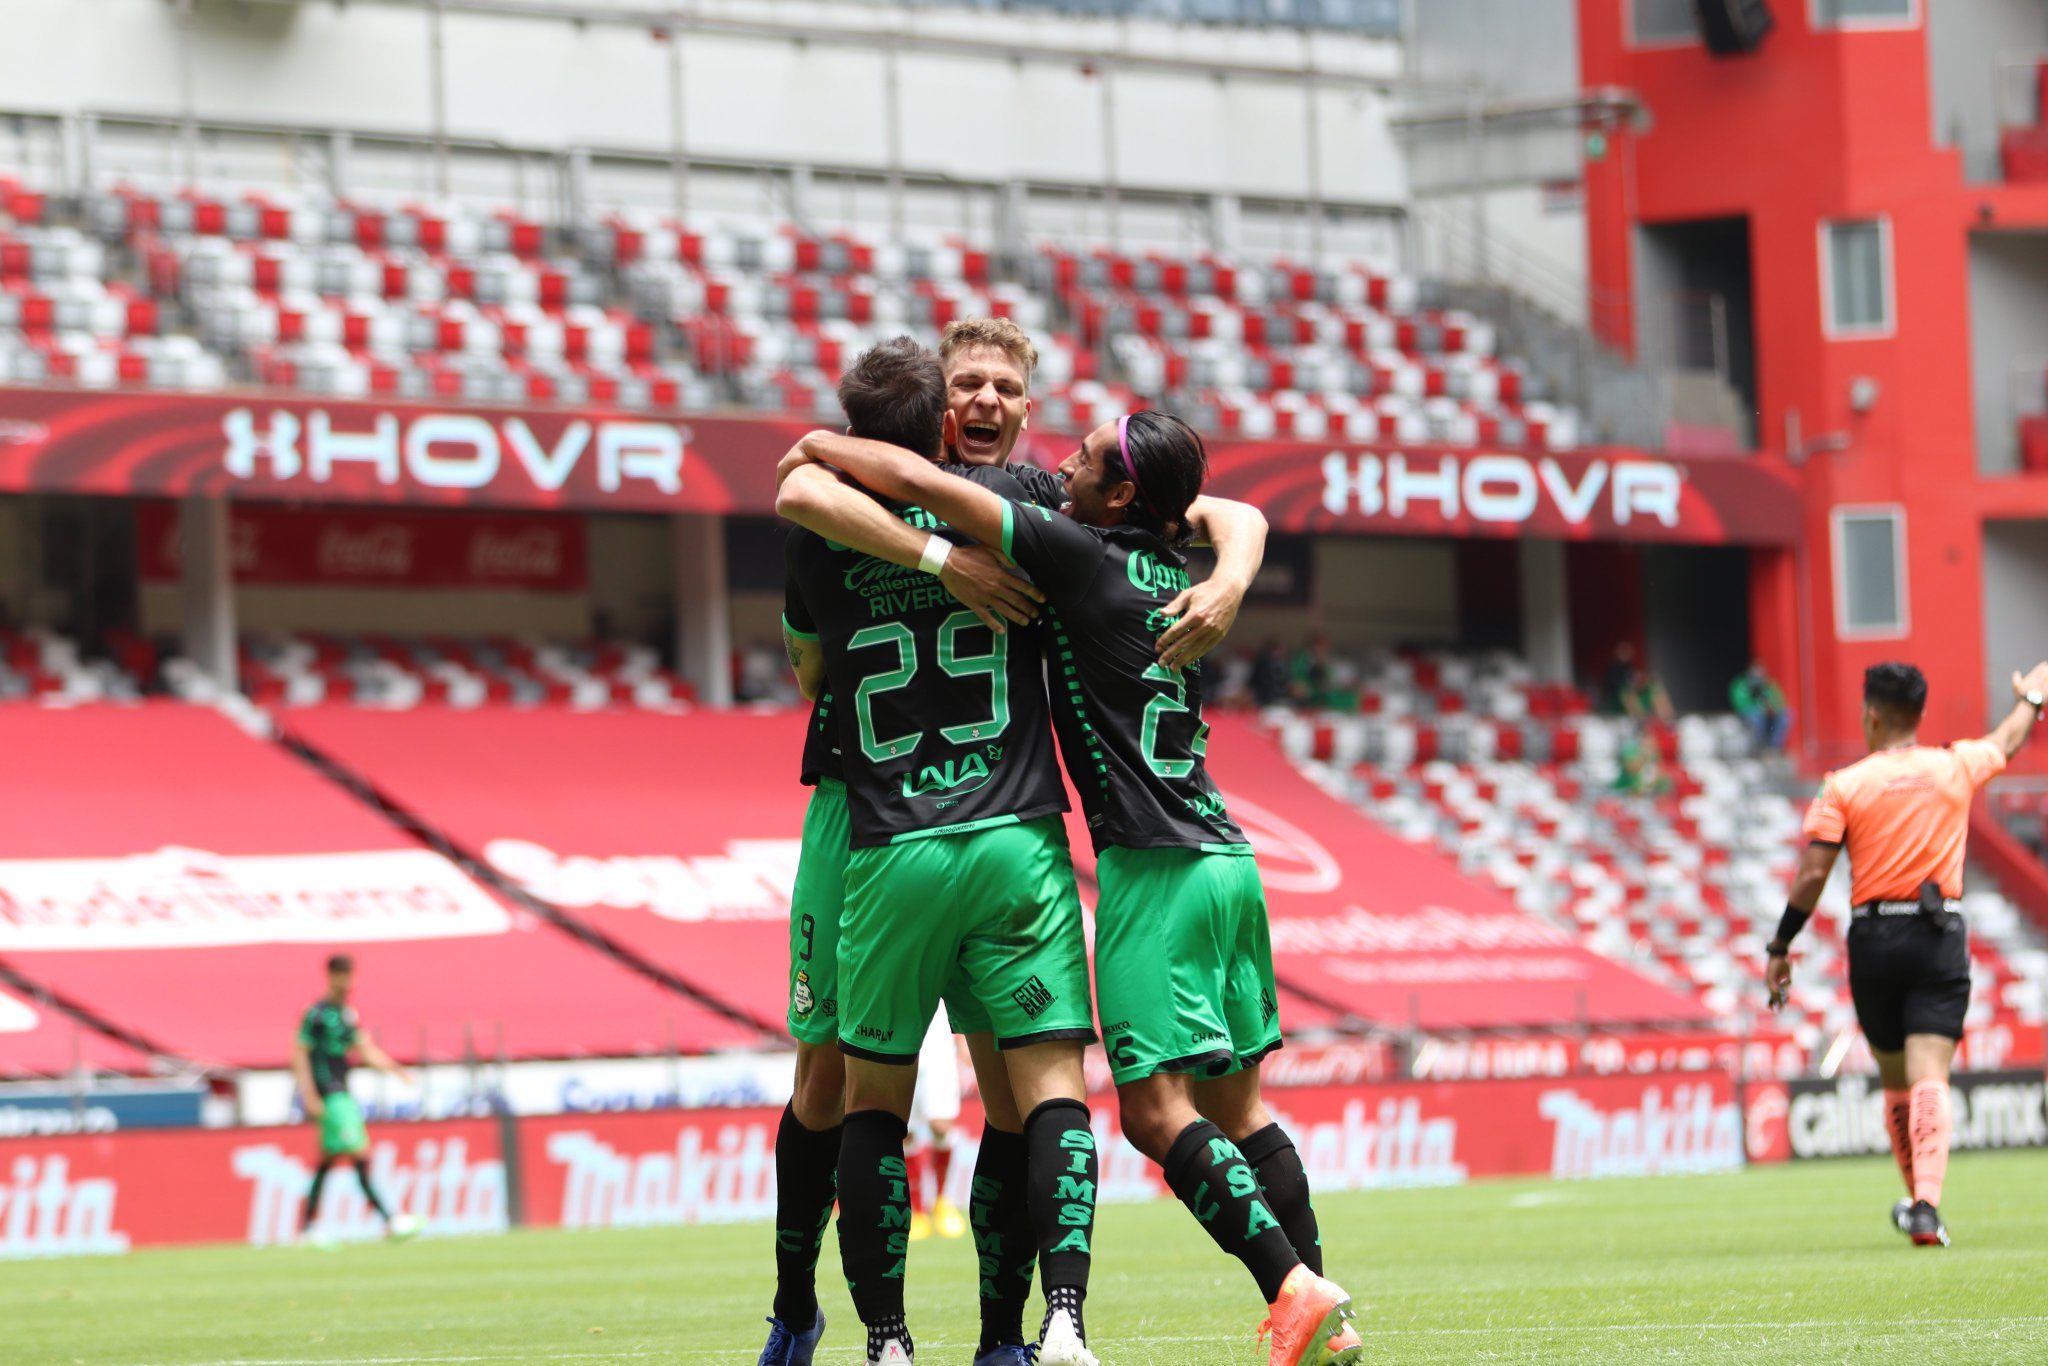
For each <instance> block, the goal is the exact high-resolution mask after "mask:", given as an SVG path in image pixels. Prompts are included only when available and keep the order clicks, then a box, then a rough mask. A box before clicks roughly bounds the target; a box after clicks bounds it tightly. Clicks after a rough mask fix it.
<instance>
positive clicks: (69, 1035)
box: [0, 986, 150, 1081]
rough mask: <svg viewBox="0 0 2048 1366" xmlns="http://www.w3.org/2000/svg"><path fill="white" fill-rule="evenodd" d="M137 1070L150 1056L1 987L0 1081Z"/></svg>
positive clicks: (46, 1004) (26, 995)
mask: <svg viewBox="0 0 2048 1366" xmlns="http://www.w3.org/2000/svg"><path fill="white" fill-rule="evenodd" d="M81 1067H83V1068H85V1069H87V1070H88V1071H94V1072H122V1073H129V1074H138V1075H139V1074H141V1073H145V1072H148V1071H149V1070H150V1059H149V1055H148V1054H146V1053H142V1052H139V1051H137V1050H136V1049H133V1048H130V1047H129V1046H128V1045H127V1044H124V1043H122V1042H120V1041H119V1040H117V1039H113V1038H109V1037H108V1036H107V1035H105V1034H103V1033H101V1032H100V1031H99V1030H97V1029H94V1028H93V1027H92V1026H91V1025H88V1024H86V1023H84V1022H82V1021H80V1020H78V1019H76V1018H74V1017H73V1016H71V1015H70V1014H68V1013H67V1012H65V1011H64V1010H63V1009H61V1008H60V1007H58V1006H56V1005H54V1004H52V1003H50V1002H48V1001H44V1000H39V999H37V998H36V996H34V995H33V994H31V993H29V992H27V991H23V990H19V989H9V988H8V987H5V986H0V1081H13V1080H21V1079H33V1078H47V1077H56V1076H63V1075H67V1074H70V1073H72V1072H74V1071H75V1070H76V1069H78V1068H81Z"/></svg>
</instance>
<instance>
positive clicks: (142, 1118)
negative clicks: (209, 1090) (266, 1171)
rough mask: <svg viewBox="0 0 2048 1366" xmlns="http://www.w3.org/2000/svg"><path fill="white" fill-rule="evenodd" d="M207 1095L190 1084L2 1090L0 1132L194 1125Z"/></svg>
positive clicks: (43, 1134) (25, 1134) (31, 1134)
mask: <svg viewBox="0 0 2048 1366" xmlns="http://www.w3.org/2000/svg"><path fill="white" fill-rule="evenodd" d="M205 1098H206V1092H205V1091H204V1090H201V1089H196V1088H192V1087H178V1088H176V1089H169V1088H166V1089H163V1090H144V1091H137V1090H128V1089H123V1090H120V1091H88V1092H86V1093H85V1095H84V1096H83V1097H77V1096H74V1095H72V1094H71V1093H70V1092H68V1091H60V1090H48V1089H39V1090H34V1091H0V1138H48V1137H50V1136H52V1135H56V1134H110V1133H113V1132H114V1131H115V1130H117V1129H187V1128H196V1127H198V1125H199V1123H200V1108H201V1103H202V1102H203V1101H204V1100H205Z"/></svg>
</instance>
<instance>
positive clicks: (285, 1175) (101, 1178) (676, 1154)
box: [0, 1073, 1742, 1257]
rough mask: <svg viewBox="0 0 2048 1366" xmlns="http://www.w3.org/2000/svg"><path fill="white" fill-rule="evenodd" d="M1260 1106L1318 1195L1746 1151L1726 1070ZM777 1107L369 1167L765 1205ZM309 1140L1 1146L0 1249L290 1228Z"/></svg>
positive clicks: (468, 1124)
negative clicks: (1297, 1155)
mask: <svg viewBox="0 0 2048 1366" xmlns="http://www.w3.org/2000/svg"><path fill="white" fill-rule="evenodd" d="M1267 1103H1268V1105H1269V1106H1270V1107H1271V1108H1272V1109H1273V1111H1274V1113H1275V1114H1276V1115H1277V1116H1278V1117H1279V1118H1280V1119H1281V1121H1282V1122H1283V1123H1285V1124H1286V1125H1287V1126H1288V1127H1289V1129H1290V1130H1291V1131H1292V1132H1293V1134H1294V1138H1295V1142H1296V1145H1297V1146H1298V1148H1299V1149H1300V1151H1301V1156H1302V1161H1303V1163H1304V1164H1305V1165H1306V1166H1307V1168H1308V1172H1309V1176H1310V1179H1311V1180H1312V1181H1313V1182H1314V1183H1315V1185H1316V1186H1317V1187H1318V1188H1319V1189H1323V1190H1368V1189H1387V1188H1393V1187H1405V1186H1443V1185H1457V1184H1459V1183H1462V1182H1465V1181H1468V1180H1471V1179H1474V1178H1478V1177H1489V1176H1542V1175H1549V1176H1552V1177H1556V1178H1558V1179H1561V1180H1576V1179H1582V1178H1588V1177H1602V1176H1655V1175H1662V1174H1673V1173H1681V1172H1706V1171H1728V1170H1732V1169H1734V1168H1736V1167H1738V1166H1740V1165H1741V1163H1742V1121H1741V1116H1740V1115H1739V1114H1738V1113H1737V1110H1736V1103H1735V1091H1734V1085H1733V1083H1732V1081H1730V1079H1729V1078H1728V1077H1727V1076H1726V1075H1725V1074H1721V1073H1676V1074H1662V1075H1656V1076H1648V1077H1631V1076H1611V1077H1569V1078H1528V1079H1522V1080H1515V1081H1490V1082H1425V1083H1403V1084H1398V1085H1375V1086H1319V1087H1303V1088H1296V1089H1289V1090H1276V1091H1272V1092H1269V1093H1268V1094H1267ZM778 1117H779V1112H778V1111H776V1110H774V1109H770V1108H767V1107H759V1108H753V1109H744V1110H669V1111H641V1112H632V1113H594V1114H578V1115H556V1116H550V1117H547V1118H530V1119H516V1120H498V1119H472V1120H451V1121H444V1122H429V1123H415V1124H373V1125H372V1126H371V1130H370V1138H371V1170H372V1172H373V1174H374V1175H375V1176H376V1178H377V1181H378V1186H379V1189H380V1191H381V1192H382V1193H383V1195H384V1197H385V1199H386V1201H387V1202H388V1203H389V1204H390V1206H391V1208H392V1209H393V1210H398V1211H404V1212H406V1213H409V1214H412V1215H414V1216H415V1217H417V1218H418V1219H419V1220H420V1221H421V1222H422V1223H423V1224H424V1225H425V1226H426V1231H427V1232H428V1233H429V1234H430V1235H437V1236H441V1235H452V1234H468V1233H492V1232H498V1231H500V1230H503V1229H505V1228H507V1227H509V1226H510V1224H511V1222H512V1214H513V1211H514V1210H518V1211H521V1213H522V1219H523V1222H524V1223H526V1224H529V1225H535V1226H540V1227H560V1228H622V1227H637V1226H645V1225H651V1224H690V1223H722V1222H730V1221H734V1220H743V1219H764V1218H767V1217H768V1216H769V1215H770V1214H772V1213H773V1211H774V1206H775V1163H774V1144H775V1125H776V1121H777V1119H778ZM964 1118H965V1124H964V1132H969V1133H972V1132H975V1131H978V1130H979V1128H980V1117H979V1115H978V1114H977V1113H976V1112H975V1110H974V1108H973V1107H972V1106H970V1107H969V1108H968V1113H967V1114H966V1116H965V1117H964ZM1095 1126H1096V1130H1097V1133H1098V1135H1099V1136H1100V1138H1101V1140H1102V1145H1101V1153H1102V1175H1101V1188H1100V1197H1101V1198H1102V1199H1104V1200H1110V1201H1117V1200H1149V1199H1157V1198H1163V1197H1165V1195H1166V1190H1165V1187H1164V1186H1163V1185H1162V1184H1161V1182H1160V1180H1159V1176H1158V1172H1157V1170H1156V1169H1155V1168H1154V1167H1153V1166H1152V1165H1151V1164H1150V1163H1149V1162H1147V1161H1146V1160H1145V1159H1144V1158H1143V1157H1142V1156H1140V1155H1139V1153H1138V1152H1137V1150H1136V1149H1134V1148H1132V1147H1131V1146H1130V1145H1129V1144H1128V1143H1126V1142H1125V1141H1124V1140H1123V1137H1122V1134H1121V1132H1120V1130H1119V1129H1118V1126H1117V1119H1116V1107H1115V1106H1114V1105H1113V1104H1102V1105H1100V1106H1098V1107H1097V1108H1096V1111H1095ZM508 1133H509V1134H510V1136H511V1139H510V1141H511V1142H512V1143H513V1144H514V1145H515V1146H516V1151H515V1152H514V1153H512V1154H511V1156H513V1157H514V1158H516V1161H513V1162H509V1163H508V1162H507V1161H506V1157H507V1154H506V1152H505V1149H504V1147H503V1143H504V1141H505V1138H506V1135H507V1134H508ZM313 1153H314V1135H313V1131H312V1130H311V1128H310V1127H307V1126H298V1127H294V1128H273V1129H230V1130H198V1131H189V1132H180V1133H164V1132H156V1133H135V1134H126V1133H116V1134H106V1135H97V1136H85V1137H61V1138H42V1139H16V1140H9V1141H0V1257H35V1256H67V1255H82V1254H93V1253H112V1252H123V1251H126V1250H127V1249H129V1248H131V1247H145V1246H150V1245H153V1244H163V1243H202V1242H242V1243H250V1244H254V1245H257V1246H268V1245H272V1244H277V1243H285V1242H290V1241H291V1240H292V1239H293V1238H294V1237H295V1236H296V1228H297V1215H298V1210H299V1205H300V1201H302V1200H303V1199H304V1197H305V1191H306V1186H307V1183H308V1181H309V1179H310V1177H311V1174H312V1160H313ZM973 1166H974V1161H973V1145H972V1144H971V1143H970V1144H968V1145H966V1149H965V1151H964V1152H963V1154H962V1155H961V1157H960V1158H959V1160H957V1161H955V1162H954V1164H953V1179H954V1180H955V1181H956V1182H958V1183H960V1188H959V1189H957V1190H955V1191H953V1192H952V1193H953V1195H954V1196H955V1197H956V1199H958V1200H961V1201H964V1200H965V1199H966V1198H967V1191H966V1189H965V1183H966V1182H968V1181H969V1180H971V1178H972V1174H973ZM515 1182H516V1183H517V1189H515V1188H514V1183H515ZM325 1199H326V1204H325V1207H324V1210H323V1220H324V1221H325V1224H326V1227H327V1229H328V1230H329V1231H331V1232H334V1233H335V1234H336V1235H337V1236H339V1237H343V1238H372V1237H376V1236H378V1234H379V1233H380V1231H381V1229H380V1226H379V1223H378V1221H377V1219H376V1217H375V1216H374V1215H373V1214H372V1213H371V1212H370V1211H369V1209H368V1208H367V1207H366V1206H365V1205H364V1204H363V1201H362V1196H361V1192H360V1191H359V1190H358V1189H357V1187H356V1184H355V1183H354V1182H353V1181H333V1182H329V1183H328V1187H327V1192H326V1196H325Z"/></svg>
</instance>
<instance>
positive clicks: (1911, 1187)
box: [1764, 664, 2048, 1247]
mask: <svg viewBox="0 0 2048 1366" xmlns="http://www.w3.org/2000/svg"><path fill="white" fill-rule="evenodd" d="M2012 691H2013V696H2014V697H2015V698H2017V699H2018V701H2017V703H2016V705H2015V706H2014V707H2013V709H2012V713H2011V715H2009V716H2007V717H2006V718H2005V720H2003V721H2001V722H1999V723H1998V729H1996V730H1994V731H1992V732H1991V734H1989V735H1987V736H1985V737H1984V738H1983V739H1981V740H1958V741H1956V742H1955V743H1954V744H1952V745H1950V746H1948V747H1947V748H1946V749H1935V748H1933V747H1932V746H1929V745H1923V744H1921V743H1920V736H1919V730H1920V715H1921V713H1922V712H1923V711H1924V710H1925V709H1926V706H1927V679H1926V676H1925V675H1923V674H1922V673H1921V672H1920V671H1919V670H1918V669H1916V668H1914V667H1913V666H1912V665H1911V664H1875V665H1872V666H1871V667H1870V668H1869V669H1867V670H1865V671H1864V674H1863V738H1864V741H1865V743H1867V744H1868V745H1869V746H1870V753H1869V754H1868V755H1866V756H1865V757H1864V758H1862V759H1859V760H1858V761H1857V762H1855V763H1853V764H1851V765H1849V766H1848V767H1847V768H1843V769H1838V770H1836V771H1835V772H1833V773H1830V774H1828V776H1827V779H1826V781H1824V782H1823V783H1822V784H1821V788H1820V793H1819V795H1818V796H1816V797H1815V798H1814V799H1813V805H1812V806H1810V807H1808V808H1807V812H1806V836H1807V839H1808V841H1809V843H1808V844H1807V846H1806V852H1805V853H1804V854H1803V855H1802V856H1801V857H1800V860H1799V873H1798V875H1797V877H1795V878H1794V880H1793V883H1792V899H1791V902H1790V903H1789V904H1788V905H1787V906H1786V907H1785V916H1784V918H1783V919H1782V920H1780V921H1779V922H1778V933H1777V937H1776V938H1774V939H1772V940H1771V943H1770V948H1769V953H1770V959H1769V962H1768V963H1767V964H1766V966H1765V968H1764V982H1765V984H1766V985H1767V986H1768V987H1769V988H1770V992H1771V1005H1772V1007H1773V1008H1775V1007H1778V1006H1781V1005H1783V1004H1784V1003H1785V992H1786V989H1787V988H1788V987H1789V986H1790V985H1791V983H1792V964H1791V961H1790V959H1789V958H1787V956H1786V955H1787V954H1788V953H1789V952H1790V951H1791V947H1792V940H1793V938H1794V936H1796V935H1797V934H1798V933H1799V931H1800V929H1801V928H1802V927H1804V926H1805V924H1806V921H1807V917H1809V916H1811V915H1812V914H1813V907H1814V903H1815V902H1817V901H1819V900H1820V894H1821V889H1822V888H1823V887H1825V886H1826V885H1827V881H1828V874H1829V872H1830V871H1832V870H1833V868H1834V866H1835V858H1836V857H1837V856H1838V855H1839V854H1840V853H1841V852H1842V850H1843V848H1844V847H1845V846H1846V847H1847V848H1848V850H1849V871H1850V873H1851V881H1852V884H1853V885H1852V889H1851V891H1850V896H1849V900H1850V901H1851V903H1852V904H1853V906H1854V911H1853V912H1852V919H1851V921H1850V924H1849V993H1850V995H1851V996H1853V997H1854V998H1855V1000H1856V1022H1857V1023H1858V1024H1860V1025H1862V1026H1863V1036H1864V1037H1865V1038H1866V1039H1868V1040H1869V1041H1870V1051H1871V1052H1872V1053H1874V1054H1875V1055H1876V1056H1877V1070H1878V1075H1879V1077H1880V1078H1882V1080H1883V1082H1884V1113H1885V1129H1886V1132H1888V1133H1889V1134H1890V1135H1891V1140H1892V1156H1893V1157H1895V1158H1897V1159H1898V1163H1899V1173H1900V1175H1902V1176H1903V1177H1905V1179H1906V1197H1907V1198H1906V1199H1904V1200H1901V1201H1899V1203H1898V1204H1897V1205H1895V1206H1894V1207H1893V1208H1892V1222H1893V1223H1894V1224H1895V1225H1896V1226H1897V1227H1898V1229H1899V1231H1900V1232H1901V1233H1905V1234H1908V1235H1910V1236H1911V1237H1912V1239H1913V1241H1914V1243H1916V1244H1918V1245H1919V1246H1921V1247H1935V1246H1939V1247H1947V1246H1948V1229H1947V1228H1945V1227H1944V1226H1943V1225H1942V1222H1941V1210H1940V1205H1941V1183H1942V1178H1943V1177H1945V1176H1946V1175H1947V1174H1948V1144H1949V1096H1948V1074H1949V1064H1950V1063H1951V1062H1952V1061H1953V1060H1954V1058H1955V1052H1956V1041H1957V1040H1959V1039H1961V1038H1962V1037H1963V1014H1964V1012H1965V1011H1966V1010H1967V1009H1968V1008H1969V1005H1970V949H1969V931H1968V929H1967V928H1966V927H1965V926H1964V924H1963V916H1962V903H1961V897H1962V894H1963V845H1964V842H1965V840H1966V838H1967V836H1968V834H1969V821H1970V799H1971V798H1972V797H1973V796H1974V795H1975V794H1976V791H1977V789H1978V788H1980V787H1982V786H1983V785H1984V784H1985V783H1986V782H1989V781H1990V780H1991V779H1992V778H1993V777H1994V776H1996V775H1997V774H1998V773H1999V772H2000V771H2001V770H2003V769H2004V768H2005V761H2006V760H2007V759H2010V758H2011V757H2012V756H2013V755H2015V754H2017V753H2018V752H2019V748H2020V746H2021V745H2023V744H2025V743H2026V742H2027V733H2028V732H2029V731H2031V730H2033V728H2034V722H2035V721H2036V720H2038V719H2039V718H2040V715H2041V707H2042V704H2043V702H2044V701H2048V664H2037V665H2035V666H2034V668H2033V670H2032V671H2031V672H2029V673H2028V674H2027V675H2026V676H2025V677H2022V676H2021V675H2019V674H2014V675H2013V676H2012Z"/></svg>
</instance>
